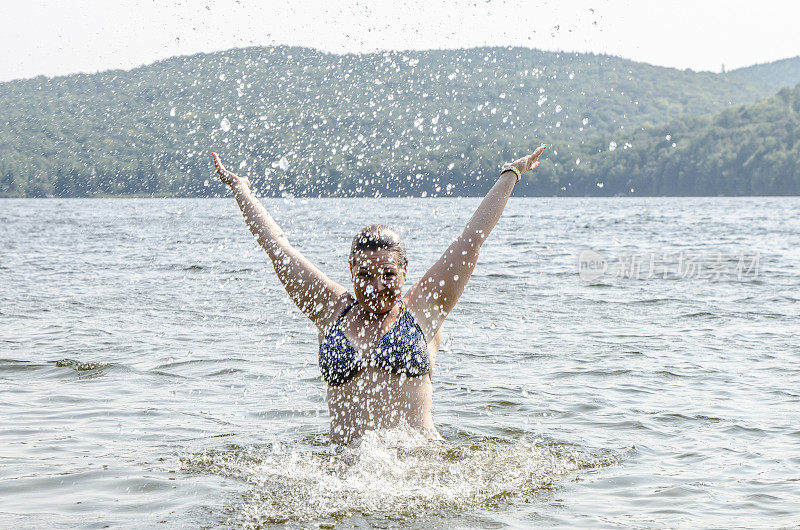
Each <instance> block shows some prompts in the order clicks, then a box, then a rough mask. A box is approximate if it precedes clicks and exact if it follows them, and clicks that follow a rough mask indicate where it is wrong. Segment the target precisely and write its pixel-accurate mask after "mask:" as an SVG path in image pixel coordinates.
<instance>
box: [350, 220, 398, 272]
mask: <svg viewBox="0 0 800 530" xmlns="http://www.w3.org/2000/svg"><path fill="white" fill-rule="evenodd" d="M384 249H385V250H393V251H395V252H397V255H398V256H399V258H400V259H399V261H398V265H400V266H401V267H403V266H405V265H406V264H408V258H406V244H405V242H404V241H403V238H402V237H400V234H398V233H397V232H396V231H394V229H392V228H391V227H389V226H386V225H369V226H365V227H364V228H362V229H361V230H359V231H358V233H357V234H356V237H354V238H353V244H352V245H351V246H350V265H353V264H354V263H355V257H356V254H357V253H358V252H359V251H361V252H364V251H367V250H384Z"/></svg>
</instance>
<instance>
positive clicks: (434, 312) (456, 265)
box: [408, 144, 547, 337]
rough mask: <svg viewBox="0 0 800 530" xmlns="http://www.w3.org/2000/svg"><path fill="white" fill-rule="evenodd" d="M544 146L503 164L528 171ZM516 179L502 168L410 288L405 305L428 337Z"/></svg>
mask: <svg viewBox="0 0 800 530" xmlns="http://www.w3.org/2000/svg"><path fill="white" fill-rule="evenodd" d="M546 147H547V146H545V145H544V144H542V145H541V146H539V148H538V149H536V150H535V151H534V152H533V153H532V154H530V155H528V156H525V157H522V158H520V159H518V160H515V161H514V162H512V163H510V164H506V165H505V166H504V167H511V166H513V167H514V168H516V169H517V171H519V173H520V174H522V173H525V172H527V171H530V170H531V169H533V168H535V167H536V166H537V165H539V162H538V159H539V156H540V155H541V154H542V153H543V152H544V150H545V148H546ZM516 183H517V177H516V175H515V173H514V172H512V171H506V170H505V169H504V170H503V172H502V173H501V174H500V177H499V178H498V179H497V182H496V183H495V184H494V186H492V189H491V190H489V193H487V194H486V197H484V198H483V200H482V201H481V203H480V205H479V206H478V209H477V210H475V213H474V214H472V217H471V218H470V220H469V222H468V223H467V226H466V227H465V228H464V231H463V232H462V233H461V235H460V236H458V238H457V239H456V240H455V241H453V243H452V244H451V245H450V246H449V247H448V248H447V250H446V251H445V252H444V254H442V257H441V258H439V260H438V261H437V262H436V263H434V264H433V266H432V267H431V268H430V269H428V271H427V272H426V273H425V275H424V276H423V277H422V279H421V280H420V281H419V282H417V283H416V284H415V285H414V287H412V288H411V291H410V292H409V296H408V298H409V300H408V306H409V309H412V311H413V312H414V315H415V316H416V317H417V321H418V322H419V323H420V325H421V326H422V330H423V332H424V333H425V336H426V337H430V336H431V335H432V334H433V333H435V332H436V330H438V329H439V327H440V326H441V325H442V322H443V321H444V319H445V317H446V316H447V314H448V313H450V310H452V309H453V306H455V304H456V302H457V301H458V299H459V297H460V296H461V293H463V292H464V288H465V287H466V286H467V282H468V281H469V278H470V276H472V271H473V270H475V264H476V263H477V262H478V255H479V254H480V251H481V245H483V242H484V241H486V238H487V237H489V234H490V233H491V232H492V229H493V228H494V226H495V225H496V224H497V221H498V220H500V216H501V215H503V210H505V207H506V203H507V202H508V197H509V196H510V195H511V192H512V191H513V189H514V185H515V184H516Z"/></svg>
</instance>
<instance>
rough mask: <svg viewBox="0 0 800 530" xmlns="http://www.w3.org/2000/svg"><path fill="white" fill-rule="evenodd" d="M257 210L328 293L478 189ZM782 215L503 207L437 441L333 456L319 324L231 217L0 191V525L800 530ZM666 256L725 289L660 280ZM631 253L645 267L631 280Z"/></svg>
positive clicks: (438, 228) (449, 349)
mask: <svg viewBox="0 0 800 530" xmlns="http://www.w3.org/2000/svg"><path fill="white" fill-rule="evenodd" d="M267 203H268V205H269V207H270V208H271V209H272V211H273V212H274V214H275V216H276V218H277V219H278V221H279V222H280V223H281V225H282V226H283V228H284V229H285V230H286V232H287V233H288V234H289V236H290V239H291V240H292V241H293V242H294V243H295V245H296V246H298V247H299V248H300V249H301V250H302V251H303V252H304V253H305V254H306V255H307V256H308V257H309V258H311V259H312V260H313V261H315V262H316V263H317V264H318V265H320V266H321V268H323V270H325V271H327V272H328V273H329V275H331V276H332V277H333V278H334V279H335V280H337V281H339V282H342V283H344V282H346V281H347V278H348V276H347V268H346V254H347V250H348V248H349V240H350V238H351V237H352V235H353V234H354V233H355V231H356V230H357V229H358V228H360V227H361V226H363V225H365V224H368V223H370V222H376V221H381V222H386V223H388V224H392V225H395V226H396V227H398V228H400V229H401V231H402V232H403V233H404V235H405V236H406V238H407V242H408V250H409V259H410V265H409V280H410V281H414V280H415V279H417V278H419V276H420V275H421V274H422V273H423V272H424V270H425V269H426V268H427V266H428V265H430V264H431V263H432V262H433V260H434V259H436V258H437V257H438V254H439V253H440V252H441V251H442V250H443V249H444V248H445V247H446V246H447V244H448V243H449V241H450V240H451V239H452V238H453V237H454V236H455V235H456V234H457V233H458V232H459V231H460V229H461V227H462V226H463V224H464V223H465V222H466V219H467V218H468V216H469V214H470V213H471V212H472V210H473V209H474V207H475V206H476V204H477V200H476V199H463V200H458V199H400V200H396V199H391V200H390V199H378V200H370V199H314V200H299V199H286V200H269V201H267ZM799 213H800V200H798V199H796V198H780V199H779V198H735V199H734V198H692V199H655V198H652V199H630V198H624V199H623V198H619V199H512V200H511V202H510V203H509V207H508V210H507V215H506V216H505V217H504V218H503V219H502V220H501V222H500V224H499V225H498V227H497V229H496V231H495V232H494V233H493V235H492V237H491V238H490V239H489V241H488V242H487V243H486V245H485V246H484V249H483V252H482V254H481V260H480V263H479V265H478V268H477V270H476V273H475V275H474V276H473V280H472V282H471V284H470V286H469V287H468V288H467V291H466V292H465V294H464V296H463V298H462V301H461V302H460V303H459V306H457V308H456V310H455V311H454V313H453V314H452V315H451V316H450V317H449V319H448V321H447V323H446V327H445V339H444V345H443V348H442V352H441V353H440V355H439V358H438V360H437V366H436V373H435V374H434V419H435V422H436V424H437V426H438V428H439V430H440V432H441V433H442V434H443V435H444V437H445V438H446V439H447V440H448V444H447V445H445V446H432V445H430V444H427V443H424V442H422V441H420V440H419V439H418V437H416V436H415V435H414V434H413V433H409V432H405V431H402V430H400V431H397V432H392V433H379V434H377V435H375V436H371V437H369V438H368V439H365V440H364V441H363V442H362V444H361V445H360V446H359V447H356V448H353V449H347V450H344V451H342V450H340V451H338V452H335V451H334V452H332V451H331V449H330V447H328V445H327V408H326V406H325V401H324V387H323V383H322V381H321V378H320V375H319V372H318V369H317V366H316V358H315V353H316V335H315V333H314V330H313V329H312V328H311V326H310V324H307V323H306V322H305V321H304V319H303V317H302V315H300V313H299V311H297V310H296V309H295V308H294V306H293V305H292V304H291V302H290V300H289V298H288V297H287V296H286V295H285V294H284V292H283V290H282V288H281V286H280V284H279V283H278V281H277V280H276V279H275V277H274V275H273V274H272V271H271V267H270V265H269V263H268V260H267V258H266V255H265V254H264V253H263V252H261V251H260V250H259V249H257V248H256V246H255V243H254V242H253V240H252V238H251V237H250V235H249V233H248V232H247V231H246V229H245V228H244V226H243V223H242V221H241V218H240V215H239V213H238V211H237V210H236V208H235V205H234V204H233V202H232V201H230V200H182V199H175V200H134V199H110V200H85V201H82V200H2V201H0V223H2V231H0V243H2V245H1V246H0V253H1V254H0V256H1V257H2V259H0V418H1V419H2V425H3V429H2V431H0V498H2V499H3V504H2V506H0V522H2V524H3V526H20V525H21V526H102V525H105V524H111V525H115V526H131V527H138V526H152V525H154V524H155V523H158V522H162V521H163V522H165V523H167V524H169V525H176V524H178V525H186V526H190V525H191V526H197V525H199V526H213V525H216V524H226V523H227V524H236V525H251V524H271V523H276V524H288V525H289V526H298V525H299V526H304V525H311V526H316V525H317V524H323V525H338V524H341V525H343V526H345V525H347V526H349V525H352V524H356V525H377V526H387V525H397V526H402V527H423V526H425V527H431V526H432V527H441V528H446V527H450V526H452V525H457V526H487V527H503V526H507V525H510V526H512V527H527V526H530V525H531V524H535V525H540V526H549V525H569V526H576V525H584V526H591V527H598V526H620V525H622V526H626V525H629V526H634V527H640V526H696V525H699V526H715V525H718V526H727V525H731V524H736V525H742V526H763V525H770V526H781V525H793V524H797V523H798V522H800V519H798V515H797V513H798V509H797V508H798V504H797V499H800V482H798V480H797V476H796V475H797V473H796V469H797V466H798V464H800V458H799V457H798V456H797V455H798V451H797V448H798V446H799V444H800V430H799V429H798V427H797V426H798V425H799V424H800V421H798V420H800V390H799V389H800V356H798V353H800V351H798V346H797V341H796V340H794V339H795V337H796V335H797V329H798V328H797V322H798V313H800V312H799V311H798V300H800V296H799V295H798V287H799V286H800V271H798V265H797V264H798V263H799V262H800V250H798V249H800V235H799V234H800V215H798V214H799ZM586 248H589V249H592V250H593V251H595V252H597V253H599V254H600V255H601V256H604V257H605V258H606V259H607V260H608V264H609V269H608V272H607V273H606V274H604V275H603V276H602V277H600V278H597V279H595V280H593V281H591V282H590V281H586V280H583V279H581V277H580V276H579V274H578V266H577V261H576V256H577V255H578V254H579V253H580V252H581V250H583V249H586ZM682 252H683V255H684V257H686V258H689V257H692V256H695V257H696V256H700V257H701V258H702V259H701V260H700V261H702V260H705V261H707V262H711V261H713V262H717V263H723V264H725V266H724V270H725V273H724V274H719V275H717V277H713V275H712V276H711V277H707V276H702V275H700V274H696V273H692V272H691V271H690V272H689V273H686V274H680V273H678V272H674V273H671V272H669V271H667V272H668V273H667V274H666V275H664V274H661V273H663V272H664V270H665V269H669V267H675V263H674V262H673V261H674V260H676V259H677V257H678V256H679V255H681V253H682ZM755 253H758V255H759V256H760V261H759V264H758V271H757V275H755V274H752V273H749V274H744V275H741V277H737V274H736V272H735V267H736V265H737V263H738V261H739V260H740V257H741V256H742V255H753V254H755ZM629 255H638V256H640V257H642V258H650V257H652V256H656V257H658V259H660V260H661V262H659V263H658V264H657V265H658V267H661V268H660V269H659V268H656V270H658V272H659V274H655V275H652V276H651V277H646V274H640V275H639V276H638V277H634V276H633V275H627V276H626V275H625V274H620V267H624V266H625V259H626V258H625V256H629ZM717 256H719V258H717ZM671 260H672V261H671ZM675 270H676V271H677V270H678V269H675ZM623 272H624V271H623ZM645 272H647V270H646V269H645ZM684 272H685V271H684Z"/></svg>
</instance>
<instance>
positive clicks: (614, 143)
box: [608, 142, 617, 151]
mask: <svg viewBox="0 0 800 530" xmlns="http://www.w3.org/2000/svg"><path fill="white" fill-rule="evenodd" d="M616 148H617V142H610V143H609V144H608V150H609V151H614V150H615V149H616Z"/></svg>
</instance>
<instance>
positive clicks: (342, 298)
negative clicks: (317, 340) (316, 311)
mask: <svg viewBox="0 0 800 530" xmlns="http://www.w3.org/2000/svg"><path fill="white" fill-rule="evenodd" d="M355 302H356V299H355V297H354V296H353V295H352V294H350V293H348V292H347V291H344V292H343V293H341V294H340V295H338V296H337V297H336V298H334V299H333V300H332V302H331V307H330V308H329V310H328V311H327V314H326V316H325V319H324V320H323V321H322V322H321V323H320V325H319V326H318V329H319V331H320V333H322V334H323V335H324V334H325V333H327V332H328V330H329V329H330V328H331V326H333V325H334V324H335V323H336V321H337V320H339V317H340V316H341V315H342V313H343V312H344V311H345V310H346V309H347V308H348V307H350V306H352V305H353V304H354V303H355Z"/></svg>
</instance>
